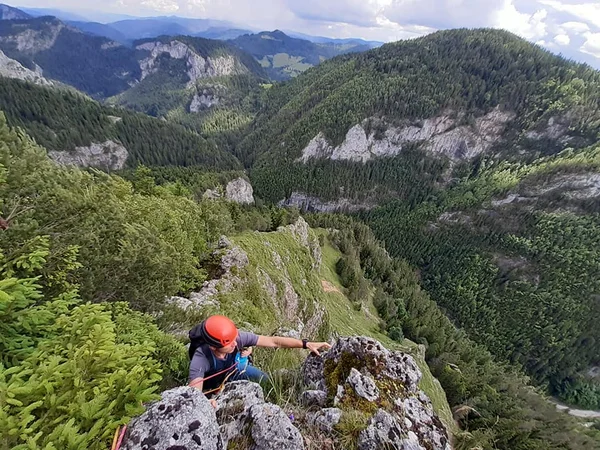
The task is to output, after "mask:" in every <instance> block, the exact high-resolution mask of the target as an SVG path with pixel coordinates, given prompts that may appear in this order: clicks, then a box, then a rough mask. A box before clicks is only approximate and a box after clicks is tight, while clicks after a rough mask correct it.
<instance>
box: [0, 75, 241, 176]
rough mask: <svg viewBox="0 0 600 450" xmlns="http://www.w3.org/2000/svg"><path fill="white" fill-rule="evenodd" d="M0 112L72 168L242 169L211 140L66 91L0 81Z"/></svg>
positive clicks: (4, 80) (170, 124)
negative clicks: (180, 166) (160, 167)
mask: <svg viewBox="0 0 600 450" xmlns="http://www.w3.org/2000/svg"><path fill="white" fill-rule="evenodd" d="M0 110H3V111H4V113H5V114H6V120H7V122H8V123H9V124H10V125H11V126H19V127H22V128H23V129H25V130H26V131H27V132H28V133H30V134H31V136H32V137H33V138H35V140H36V141H37V142H38V143H39V144H40V145H43V146H44V147H45V148H46V149H48V150H49V151H51V152H61V153H59V154H55V153H52V155H53V156H55V157H58V159H59V160H61V161H65V162H70V163H75V164H77V165H82V166H89V165H92V166H97V167H100V168H103V169H120V168H122V167H123V166H124V165H125V164H126V165H128V166H130V167H135V166H136V165H137V164H146V165H155V166H165V165H182V166H196V165H197V166H202V167H204V168H212V169H221V170H229V169H237V168H240V167H241V165H240V163H239V162H238V161H237V159H236V158H235V157H234V156H232V155H231V154H229V153H227V152H225V151H223V150H221V149H220V148H219V147H218V146H217V145H216V144H215V143H214V142H209V141H207V140H205V139H204V138H202V137H200V136H199V135H198V134H197V133H195V132H192V131H190V130H188V129H185V128H184V127H182V126H180V125H176V124H172V123H169V122H165V121H163V120H158V119H154V118H151V117H148V116H146V115H144V114H140V113H134V112H131V111H127V110H125V109H122V108H110V107H106V106H103V105H101V104H99V103H98V102H96V101H93V100H91V99H89V98H87V97H85V96H83V95H81V94H79V93H76V92H71V91H68V90H58V89H53V88H45V87H41V86H36V85H33V84H30V83H27V82H24V81H21V80H13V79H8V78H1V77H0ZM93 144H100V145H99V146H96V147H95V148H94V146H93Z"/></svg>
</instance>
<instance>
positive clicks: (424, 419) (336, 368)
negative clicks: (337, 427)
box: [302, 336, 451, 450]
mask: <svg viewBox="0 0 600 450" xmlns="http://www.w3.org/2000/svg"><path fill="white" fill-rule="evenodd" d="M302 373H303V379H304V382H305V384H307V385H308V386H309V388H310V389H315V388H316V389H320V390H323V391H325V392H326V395H327V403H332V404H333V405H334V406H337V407H339V408H340V409H341V410H342V411H347V410H349V409H354V410H357V411H359V412H360V413H362V414H365V415H367V416H368V417H369V421H368V425H367V427H366V428H365V429H364V430H363V431H361V433H360V435H359V439H358V448H360V449H365V450H366V449H376V448H398V449H415V450H416V449H419V450H420V449H428V450H431V449H434V450H450V449H451V446H450V441H449V438H448V432H447V430H446V428H445V426H444V425H443V423H442V422H441V420H440V419H439V417H438V416H437V414H436V413H435V412H434V410H433V405H432V403H431V401H430V399H429V398H428V397H427V395H426V394H425V393H424V392H423V391H422V390H421V389H420V388H419V381H420V380H421V377H422V374H421V371H420V370H419V368H418V366H417V364H416V362H415V360H414V359H413V358H412V356H410V355H407V354H405V353H402V352H391V351H389V350H387V349H386V348H385V347H383V346H382V345H381V344H380V343H379V342H378V341H376V340H375V339H372V338H369V337H357V336H354V337H344V338H339V339H338V340H337V342H336V343H335V344H334V346H333V347H332V349H331V350H330V351H328V352H327V353H326V354H325V355H324V356H323V358H322V359H321V358H317V357H314V356H310V357H308V358H307V359H306V361H305V362H304V364H303V368H302ZM309 392H310V391H309ZM308 395H309V394H307V396H308ZM310 395H312V394H310ZM342 418H343V413H342ZM322 431H323V430H322Z"/></svg>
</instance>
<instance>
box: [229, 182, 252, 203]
mask: <svg viewBox="0 0 600 450" xmlns="http://www.w3.org/2000/svg"><path fill="white" fill-rule="evenodd" d="M225 195H226V197H227V198H228V199H229V200H231V201H234V202H236V203H240V204H242V205H251V204H252V203H254V190H253V189H252V185H251V184H250V183H248V181H246V180H245V179H243V178H236V179H235V180H232V181H230V182H229V183H227V186H226V187H225Z"/></svg>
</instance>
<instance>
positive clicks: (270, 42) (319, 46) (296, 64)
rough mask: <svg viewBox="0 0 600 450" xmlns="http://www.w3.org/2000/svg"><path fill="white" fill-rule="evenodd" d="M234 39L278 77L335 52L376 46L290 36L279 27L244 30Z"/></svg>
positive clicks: (286, 76)
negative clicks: (258, 30) (266, 29)
mask: <svg viewBox="0 0 600 450" xmlns="http://www.w3.org/2000/svg"><path fill="white" fill-rule="evenodd" d="M231 43H232V44H233V45H235V46H237V47H239V48H241V49H242V50H244V51H245V52H247V53H249V54H251V55H252V56H254V57H255V58H256V60H257V61H259V62H260V64H261V65H262V67H264V68H265V70H266V71H267V73H268V74H269V77H270V78H271V79H272V80H276V81H283V80H289V79H290V78H293V77H295V76H297V75H299V74H300V73H302V72H304V71H305V70H307V69H309V68H311V67H314V66H317V65H319V64H320V63H321V62H323V61H325V60H326V59H330V58H333V57H334V56H337V55H341V54H344V53H353V52H363V51H366V50H369V49H370V48H372V47H371V46H369V44H367V43H360V42H348V43H331V42H323V43H314V42H310V41H308V40H305V39H298V38H293V37H290V36H288V35H287V34H285V33H284V32H282V31H279V30H275V31H263V32H260V33H256V34H244V35H242V36H239V37H237V38H235V39H233V40H232V41H231Z"/></svg>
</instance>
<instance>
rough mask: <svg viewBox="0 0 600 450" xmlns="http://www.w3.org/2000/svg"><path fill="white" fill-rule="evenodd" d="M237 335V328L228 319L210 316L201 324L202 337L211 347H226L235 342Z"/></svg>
mask: <svg viewBox="0 0 600 450" xmlns="http://www.w3.org/2000/svg"><path fill="white" fill-rule="evenodd" d="M237 335H238V330H237V327H236V326H235V324H234V323H233V322H232V320H231V319H229V318H228V317H225V316H210V317H209V318H208V319H206V320H205V321H204V322H202V337H203V338H204V340H205V341H206V342H207V343H208V344H209V345H212V346H213V347H217V348H221V347H226V346H227V345H229V344H231V343H232V342H234V341H235V340H236V338H237Z"/></svg>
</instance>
